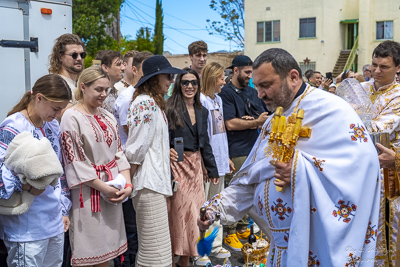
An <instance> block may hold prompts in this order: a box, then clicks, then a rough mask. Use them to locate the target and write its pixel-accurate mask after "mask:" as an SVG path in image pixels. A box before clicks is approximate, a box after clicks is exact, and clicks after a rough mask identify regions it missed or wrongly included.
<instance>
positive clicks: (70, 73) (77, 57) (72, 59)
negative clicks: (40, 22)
mask: <svg viewBox="0 0 400 267" xmlns="http://www.w3.org/2000/svg"><path fill="white" fill-rule="evenodd" d="M85 57H86V52H85V44H84V43H83V42H82V40H81V38H79V36H78V35H75V34H70V33H66V34H63V35H61V36H60V37H58V38H57V39H56V42H55V44H54V46H53V51H52V53H51V55H50V68H49V72H50V73H54V74H58V75H60V76H61V77H62V78H64V80H65V81H66V82H67V83H68V85H69V87H70V88H71V91H72V92H74V91H75V88H76V82H77V80H78V76H79V74H80V73H81V71H82V70H83V67H84V59H85ZM72 97H74V94H72ZM73 102H74V99H73Z"/></svg>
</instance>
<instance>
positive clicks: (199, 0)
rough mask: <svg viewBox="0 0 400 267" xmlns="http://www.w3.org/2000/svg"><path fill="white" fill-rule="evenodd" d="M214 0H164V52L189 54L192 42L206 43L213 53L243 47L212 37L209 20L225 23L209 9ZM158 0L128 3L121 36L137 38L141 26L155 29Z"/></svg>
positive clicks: (123, 13) (122, 16) (131, 0)
mask: <svg viewBox="0 0 400 267" xmlns="http://www.w3.org/2000/svg"><path fill="white" fill-rule="evenodd" d="M209 4H210V0H187V1H182V0H163V1H162V8H163V14H164V21H163V22H164V36H165V38H166V40H165V41H164V51H169V52H170V53H171V54H187V53H188V51H187V47H188V45H189V44H190V43H192V42H194V41H197V40H203V41H205V42H206V43H207V45H208V51H209V52H217V51H219V50H226V51H234V50H239V49H240V48H239V47H238V46H236V45H235V43H234V42H230V41H225V40H224V39H225V38H224V37H222V36H219V35H209V34H208V31H207V30H206V26H208V24H207V22H206V20H207V19H210V20H211V21H213V20H222V19H221V18H220V16H219V14H218V13H217V12H216V11H214V10H212V9H211V8H210V6H209ZM155 6H156V0H125V3H124V4H123V6H122V8H121V33H122V34H123V35H130V36H132V39H134V38H135V37H136V32H137V31H138V30H139V29H140V27H149V28H151V29H154V25H155Z"/></svg>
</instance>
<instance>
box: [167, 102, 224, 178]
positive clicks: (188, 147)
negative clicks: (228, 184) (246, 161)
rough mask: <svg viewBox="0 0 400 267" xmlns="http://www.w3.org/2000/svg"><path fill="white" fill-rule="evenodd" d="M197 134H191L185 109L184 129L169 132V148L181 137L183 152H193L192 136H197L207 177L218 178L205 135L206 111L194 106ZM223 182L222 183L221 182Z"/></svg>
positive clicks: (190, 125) (178, 128)
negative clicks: (176, 138)
mask: <svg viewBox="0 0 400 267" xmlns="http://www.w3.org/2000/svg"><path fill="white" fill-rule="evenodd" d="M195 114H196V124H197V133H194V132H193V128H192V122H191V121H190V116H189V113H188V111H187V109H186V108H185V113H184V117H185V124H186V125H185V127H179V126H178V127H177V128H176V129H175V130H171V129H170V130H169V142H170V146H171V147H172V148H173V147H174V139H175V137H183V146H184V150H185V151H194V149H195V146H194V135H195V134H196V135H197V139H198V144H197V147H198V148H199V149H200V153H201V156H202V157H203V161H204V165H205V167H206V169H207V172H208V177H210V178H218V177H219V175H218V169H217V164H216V162H215V158H214V154H213V152H212V148H211V146H210V141H209V138H208V133H207V118H208V110H207V109H206V108H205V107H202V108H201V109H200V108H198V106H197V105H195ZM222 182H223V181H222Z"/></svg>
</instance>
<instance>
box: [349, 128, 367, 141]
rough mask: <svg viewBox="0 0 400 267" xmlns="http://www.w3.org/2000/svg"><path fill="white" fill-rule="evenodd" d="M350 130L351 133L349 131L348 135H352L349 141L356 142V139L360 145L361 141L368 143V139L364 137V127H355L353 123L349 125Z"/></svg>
mask: <svg viewBox="0 0 400 267" xmlns="http://www.w3.org/2000/svg"><path fill="white" fill-rule="evenodd" d="M350 129H351V130H352V131H350V132H349V133H351V134H353V135H352V136H351V141H357V139H360V143H361V142H362V141H364V142H367V141H368V138H367V137H366V135H365V128H364V126H362V125H361V126H360V125H358V124H357V126H356V125H355V124H354V123H353V124H350Z"/></svg>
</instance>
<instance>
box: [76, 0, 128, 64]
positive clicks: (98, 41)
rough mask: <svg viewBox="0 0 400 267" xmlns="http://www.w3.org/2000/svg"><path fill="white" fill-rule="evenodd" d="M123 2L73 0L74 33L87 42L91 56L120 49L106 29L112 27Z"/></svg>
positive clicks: (87, 49) (111, 0) (87, 48)
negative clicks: (106, 50) (105, 50)
mask: <svg viewBox="0 0 400 267" xmlns="http://www.w3.org/2000/svg"><path fill="white" fill-rule="evenodd" d="M123 2H124V0H103V1H87V0H73V2H72V25H73V27H72V28H73V33H75V34H77V35H78V36H79V37H81V38H82V40H83V41H84V42H85V44H86V51H87V53H88V54H89V55H90V56H92V57H94V56H95V54H96V52H97V51H99V50H104V49H113V48H118V47H119V44H118V42H117V41H116V40H114V39H113V38H112V37H111V36H109V35H108V34H107V33H106V30H105V29H106V27H110V26H111V24H112V23H113V21H114V20H115V18H116V17H117V14H118V12H119V10H120V6H121V5H122V3H123ZM117 50H119V49H117ZM88 60H89V59H88ZM86 61H87V60H85V62H86Z"/></svg>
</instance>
